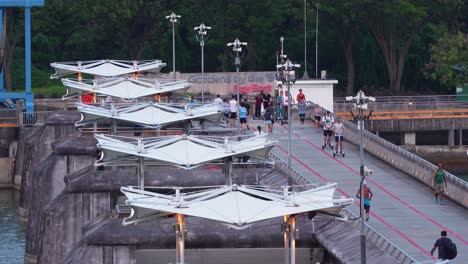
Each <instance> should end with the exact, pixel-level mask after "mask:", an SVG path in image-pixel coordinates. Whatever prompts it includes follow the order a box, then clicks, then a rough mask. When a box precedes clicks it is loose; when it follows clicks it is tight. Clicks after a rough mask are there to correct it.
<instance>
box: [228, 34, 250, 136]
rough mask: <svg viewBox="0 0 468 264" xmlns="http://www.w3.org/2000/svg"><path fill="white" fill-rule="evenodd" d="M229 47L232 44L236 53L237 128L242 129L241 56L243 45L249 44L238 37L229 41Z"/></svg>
mask: <svg viewBox="0 0 468 264" xmlns="http://www.w3.org/2000/svg"><path fill="white" fill-rule="evenodd" d="M227 46H228V47H230V46H232V51H233V52H234V54H235V56H236V57H235V59H234V65H235V66H236V72H237V114H236V115H237V120H238V123H237V130H240V118H239V112H240V75H239V71H240V66H241V58H240V55H241V53H242V46H247V42H241V41H240V40H239V39H238V38H236V40H234V42H231V43H228V44H227Z"/></svg>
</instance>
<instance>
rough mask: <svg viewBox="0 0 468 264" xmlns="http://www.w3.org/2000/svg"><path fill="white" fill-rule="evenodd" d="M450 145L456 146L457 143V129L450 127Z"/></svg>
mask: <svg viewBox="0 0 468 264" xmlns="http://www.w3.org/2000/svg"><path fill="white" fill-rule="evenodd" d="M448 145H449V146H454V145H455V130H454V129H450V130H449V133H448Z"/></svg>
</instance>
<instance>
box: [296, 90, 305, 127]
mask: <svg viewBox="0 0 468 264" xmlns="http://www.w3.org/2000/svg"><path fill="white" fill-rule="evenodd" d="M299 91H300V90H299ZM297 109H298V110H299V120H300V121H301V128H304V120H305V115H306V103H305V101H304V100H302V101H298V103H297Z"/></svg>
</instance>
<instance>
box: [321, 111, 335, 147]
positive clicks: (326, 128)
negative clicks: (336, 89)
mask: <svg viewBox="0 0 468 264" xmlns="http://www.w3.org/2000/svg"><path fill="white" fill-rule="evenodd" d="M334 122H335V120H334V119H333V116H332V115H331V113H330V111H327V114H326V115H324V116H323V117H322V123H323V146H324V147H325V146H327V145H328V146H330V147H331V136H332V132H333V131H332V128H333V123H334Z"/></svg>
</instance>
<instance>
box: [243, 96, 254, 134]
mask: <svg viewBox="0 0 468 264" xmlns="http://www.w3.org/2000/svg"><path fill="white" fill-rule="evenodd" d="M244 107H245V108H246V109H247V130H250V127H249V122H250V117H251V116H252V107H251V106H250V104H249V101H248V100H247V98H245V99H244Z"/></svg>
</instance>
